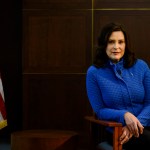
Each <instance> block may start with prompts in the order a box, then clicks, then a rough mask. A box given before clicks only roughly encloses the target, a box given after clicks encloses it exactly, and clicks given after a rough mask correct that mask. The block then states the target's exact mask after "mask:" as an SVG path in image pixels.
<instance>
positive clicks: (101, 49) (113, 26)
mask: <svg viewBox="0 0 150 150" xmlns="http://www.w3.org/2000/svg"><path fill="white" fill-rule="evenodd" d="M114 31H122V32H123V34H124V37H125V43H126V47H125V54H124V56H123V59H124V67H125V68H129V67H131V66H132V65H133V64H134V63H135V61H136V58H135V55H134V53H133V52H132V51H131V49H130V43H129V37H128V35H127V32H126V31H125V29H124V28H123V26H122V25H121V24H119V23H109V24H107V25H106V26H104V27H103V29H102V30H101V33H100V36H99V37H98V47H97V49H96V53H95V57H94V61H93V64H94V65H95V66H96V67H98V68H100V67H104V66H105V64H106V63H107V62H108V60H109V58H108V56H107V54H106V47H107V43H108V40H109V37H110V35H111V34H112V32H114Z"/></svg>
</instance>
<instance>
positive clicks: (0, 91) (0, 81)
mask: <svg viewBox="0 0 150 150" xmlns="http://www.w3.org/2000/svg"><path fill="white" fill-rule="evenodd" d="M0 93H1V95H2V97H3V100H4V91H3V85H2V80H1V78H0Z"/></svg>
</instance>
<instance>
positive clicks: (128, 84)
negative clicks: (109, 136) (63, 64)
mask: <svg viewBox="0 0 150 150" xmlns="http://www.w3.org/2000/svg"><path fill="white" fill-rule="evenodd" d="M86 88H87V95H88V98H89V101H90V104H91V106H92V108H93V110H94V112H95V113H96V115H97V117H98V118H99V119H103V120H110V121H117V122H120V123H122V124H123V130H122V135H121V137H120V144H123V148H125V149H127V150H128V149H141V148H143V146H144V147H145V146H147V147H149V148H150V130H149V129H150V69H149V67H148V65H147V64H146V62H145V61H143V60H141V59H137V58H135V55H134V53H133V52H131V49H130V48H129V39H128V36H127V33H126V31H125V30H124V28H123V27H122V25H120V24H118V23H110V24H107V25H106V26H105V27H104V28H103V29H102V31H101V34H100V36H99V38H98V48H97V50H96V55H95V58H94V62H93V65H91V66H90V67H89V68H88V70H87V76H86ZM149 148H148V149H149Z"/></svg>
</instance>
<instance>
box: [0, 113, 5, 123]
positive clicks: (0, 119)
mask: <svg viewBox="0 0 150 150" xmlns="http://www.w3.org/2000/svg"><path fill="white" fill-rule="evenodd" d="M2 120H4V119H3V116H2V114H1V112H0V121H2Z"/></svg>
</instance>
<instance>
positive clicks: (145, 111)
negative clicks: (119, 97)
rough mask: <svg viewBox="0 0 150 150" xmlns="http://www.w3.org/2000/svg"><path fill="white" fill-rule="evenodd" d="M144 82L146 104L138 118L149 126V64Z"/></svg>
mask: <svg viewBox="0 0 150 150" xmlns="http://www.w3.org/2000/svg"><path fill="white" fill-rule="evenodd" d="M143 84H144V88H145V98H144V105H143V109H142V111H141V112H140V114H139V115H138V116H137V118H138V119H139V121H140V122H141V123H142V125H143V126H148V125H149V124H150V69H149V67H148V66H147V70H146V72H145V76H144V79H143Z"/></svg>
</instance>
